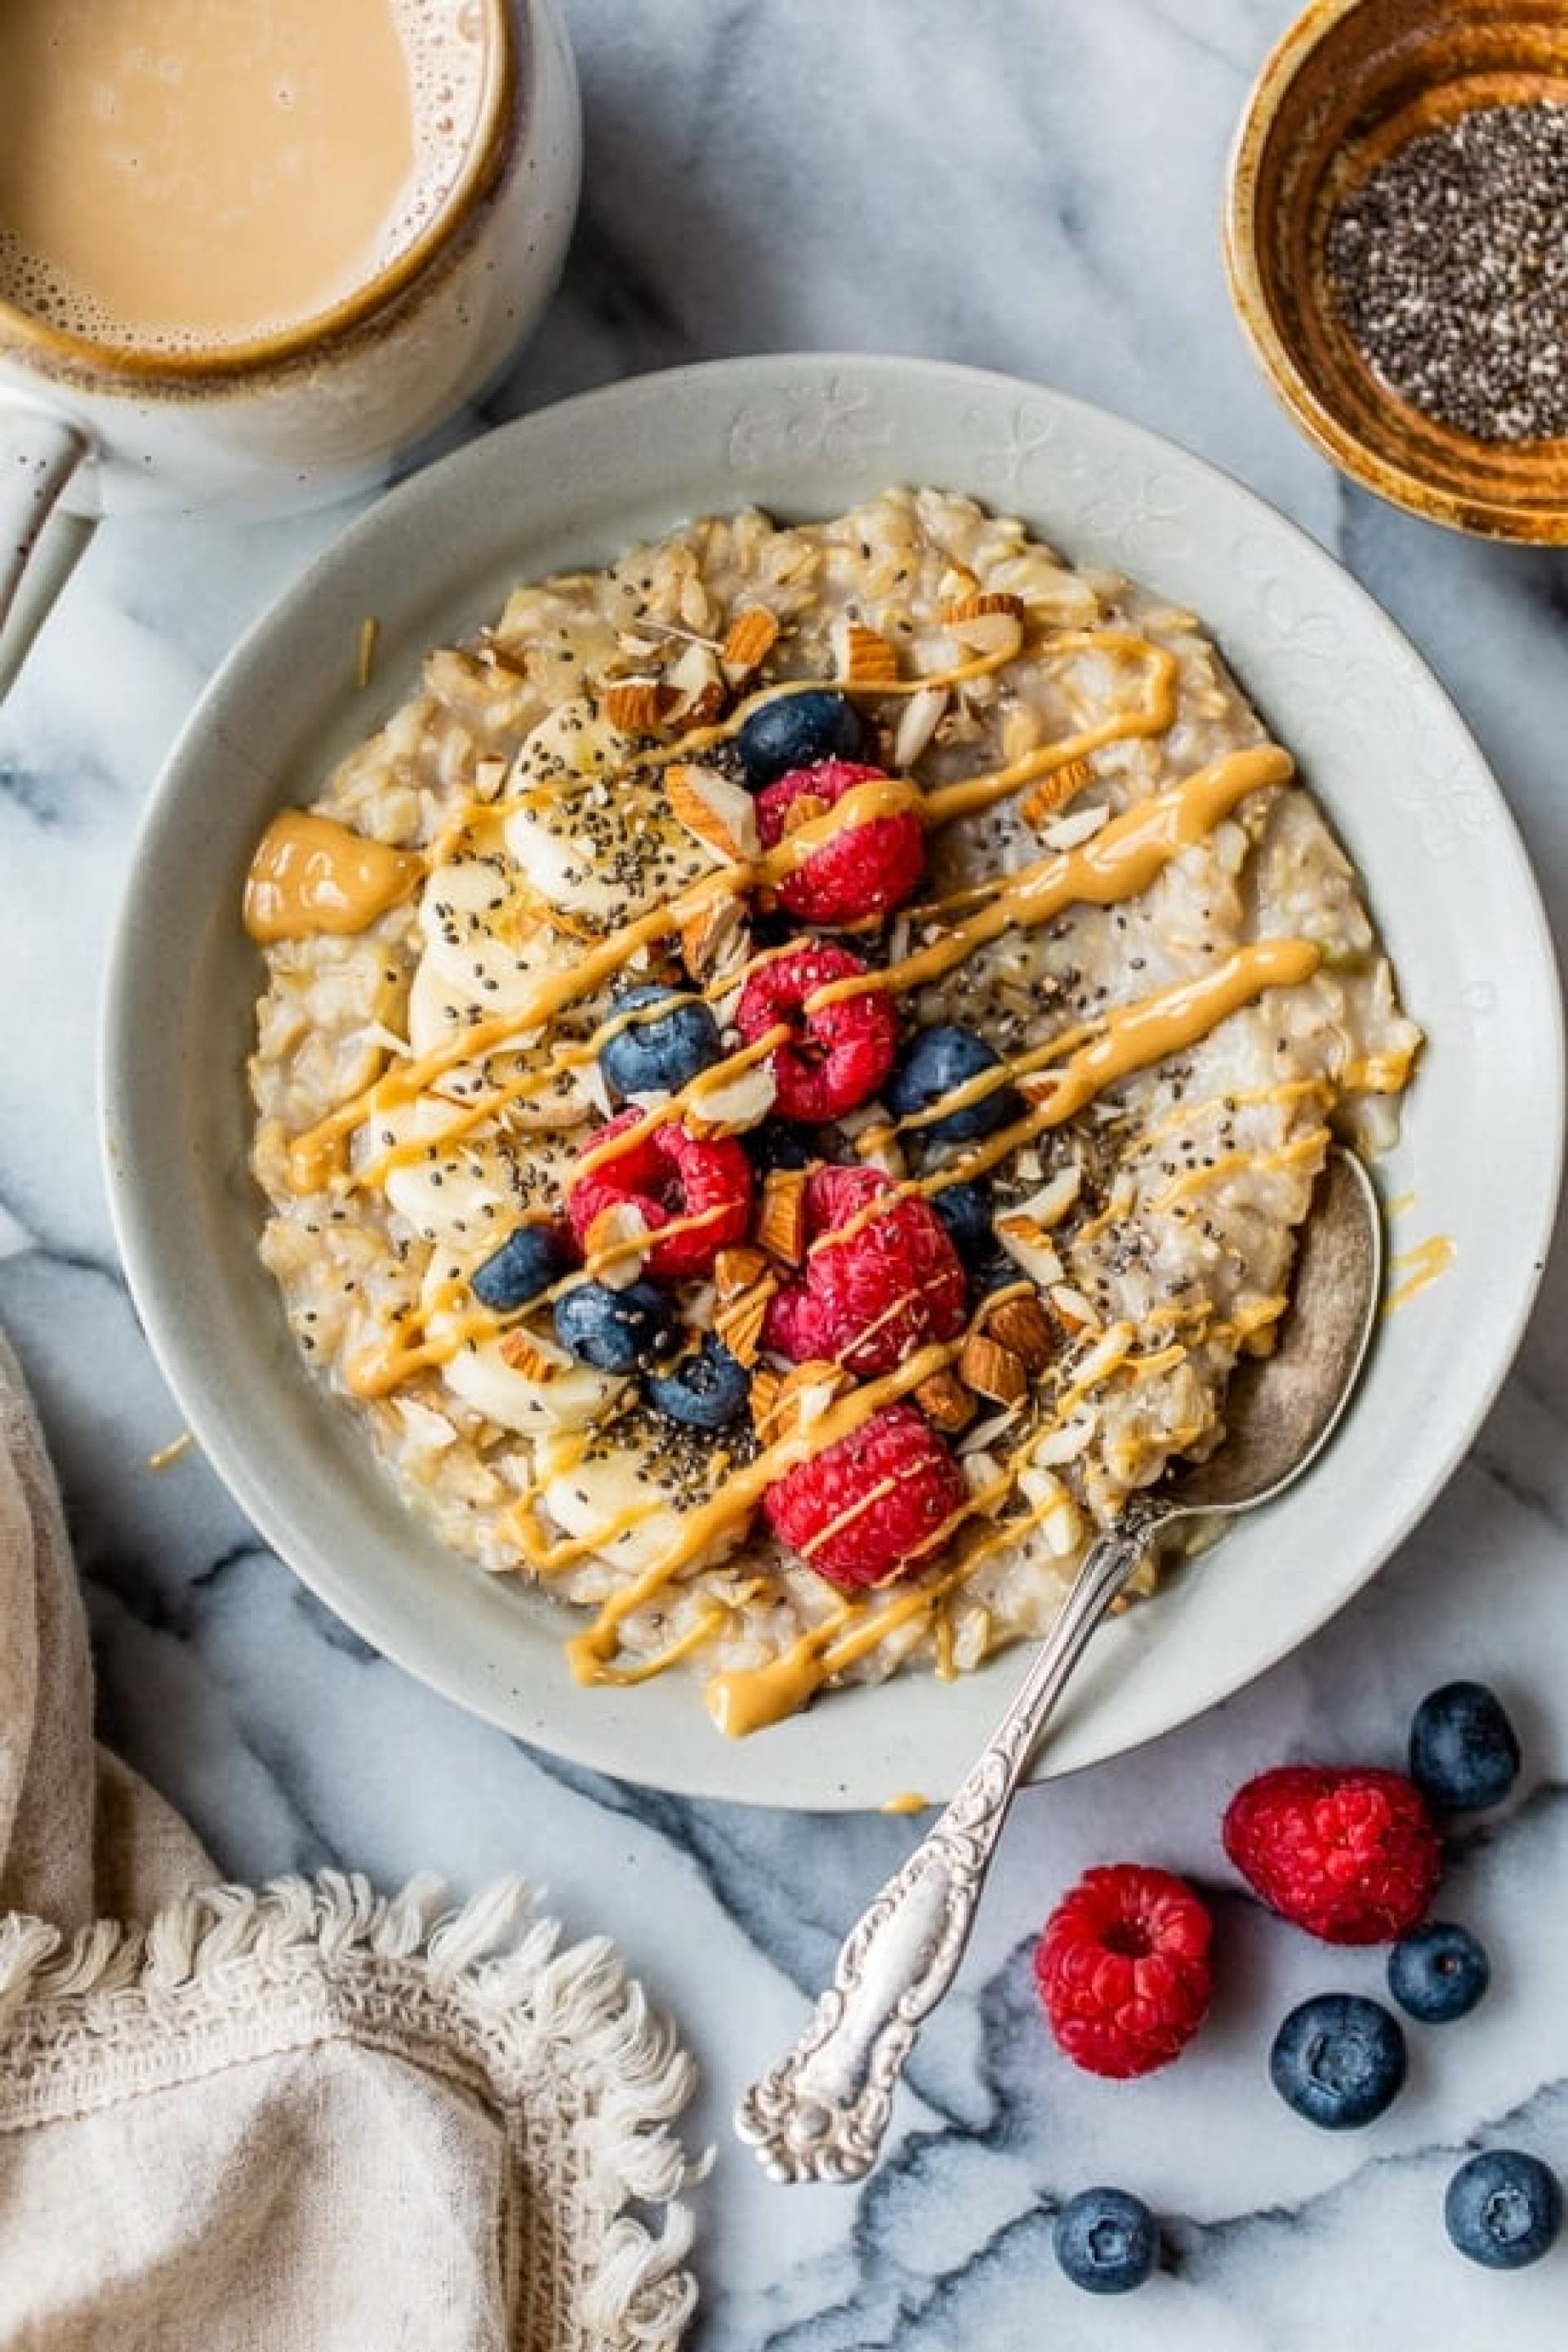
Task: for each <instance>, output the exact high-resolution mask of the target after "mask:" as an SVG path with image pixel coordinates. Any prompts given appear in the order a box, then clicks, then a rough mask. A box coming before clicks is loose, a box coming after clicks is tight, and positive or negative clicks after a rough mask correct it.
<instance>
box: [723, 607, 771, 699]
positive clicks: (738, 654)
mask: <svg viewBox="0 0 1568 2352" xmlns="http://www.w3.org/2000/svg"><path fill="white" fill-rule="evenodd" d="M778 635H779V625H778V622H777V621H776V620H775V618H774V617H773V614H772V613H770V612H768V611H767V609H766V608H765V606H763V605H761V604H750V605H748V606H747V608H746V610H745V611H744V612H743V613H737V614H734V616H733V617H732V619H731V623H730V629H729V634H728V635H727V636H726V637H725V639H724V644H723V648H722V650H721V654H720V659H721V661H722V663H723V665H724V668H725V672H726V674H727V675H728V676H729V677H730V678H731V681H732V682H738V681H739V680H740V679H741V678H742V677H749V676H750V675H751V673H752V671H753V670H756V669H760V668H761V667H762V666H763V662H764V661H766V659H767V657H768V656H769V654H771V653H772V651H773V647H774V646H775V645H776V644H777V643H778Z"/></svg>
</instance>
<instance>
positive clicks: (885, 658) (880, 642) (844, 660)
mask: <svg viewBox="0 0 1568 2352" xmlns="http://www.w3.org/2000/svg"><path fill="white" fill-rule="evenodd" d="M836 635H837V646H838V675H839V677H840V678H841V679H842V681H843V683H844V684H845V685H846V686H893V685H896V684H897V682H898V676H899V652H898V647H897V646H894V645H891V644H889V640H888V639H887V638H886V637H884V636H879V635H878V633H877V631H876V630H875V629H868V627H867V626H866V625H865V623H864V622H863V621H846V622H844V623H843V624H842V625H841V626H840V627H839V628H838V630H837V633H836Z"/></svg>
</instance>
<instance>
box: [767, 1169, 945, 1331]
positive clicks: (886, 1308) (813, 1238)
mask: <svg viewBox="0 0 1568 2352" xmlns="http://www.w3.org/2000/svg"><path fill="white" fill-rule="evenodd" d="M884 1195H890V1196H892V1197H891V1198H890V1199H889V1201H888V1202H887V1205H886V1206H882V1205H879V1204H880V1203H881V1202H882V1200H883V1196H884ZM862 1219H863V1220H864V1222H863V1223H862V1222H860V1221H861V1220H862ZM845 1228H848V1230H847V1233H846V1234H845V1238H844V1239H843V1240H842V1241H837V1240H835V1239H834V1238H833V1236H834V1235H835V1234H837V1233H839V1232H840V1231H842V1230H843V1229H845ZM805 1232H806V1259H805V1268H804V1271H803V1273H802V1275H801V1278H800V1280H799V1281H798V1282H795V1283H791V1284H789V1285H787V1286H785V1287H784V1289H782V1290H780V1291H779V1292H778V1293H777V1295H776V1297H773V1299H771V1300H770V1301H769V1304H768V1319H767V1324H766V1326H765V1328H764V1339H765V1341H766V1344H767V1346H769V1347H770V1348H774V1349H777V1350H778V1351H779V1353H780V1354H781V1355H784V1356H788V1357H790V1358H791V1359H792V1360H794V1361H795V1363H805V1362H806V1361H807V1360H809V1359H810V1358H812V1357H822V1358H825V1359H826V1360H830V1361H832V1362H834V1363H837V1364H842V1365H843V1367H844V1369H845V1370H846V1371H850V1372H854V1373H856V1374H858V1376H860V1377H862V1378H864V1377H867V1376H869V1375H871V1374H873V1373H877V1372H890V1371H891V1370H892V1369H893V1367H894V1365H895V1364H900V1363H902V1361H903V1360H904V1358H905V1357H906V1356H909V1355H911V1354H912V1353H913V1352H914V1350H915V1349H917V1348H924V1347H928V1346H930V1345H931V1343H932V1342H933V1341H937V1340H943V1339H956V1338H957V1336H958V1334H959V1333H960V1332H961V1331H962V1330H963V1326H964V1322H965V1319H966V1317H967V1313H968V1293H967V1288H966V1286H965V1283H964V1276H963V1266H962V1265H961V1264H960V1262H959V1257H958V1253H957V1251H956V1250H955V1249H954V1248H953V1245H952V1237H951V1235H950V1234H949V1233H948V1231H947V1228H946V1226H945V1225H944V1224H943V1223H942V1220H941V1218H940V1217H939V1216H938V1215H937V1213H936V1212H935V1210H934V1209H933V1208H932V1207H931V1203H930V1202H927V1201H923V1200H921V1199H920V1198H919V1197H918V1196H916V1195H914V1194H905V1195H904V1196H902V1197H900V1196H899V1195H898V1192H897V1188H896V1187H895V1185H894V1184H893V1181H892V1180H891V1178H890V1177H888V1176H884V1175H883V1173H882V1171H880V1169H878V1168H819V1169H817V1170H816V1172H815V1173H814V1174H813V1175H812V1176H811V1177H810V1179H809V1180H808V1181H807V1184H806V1188H805Z"/></svg>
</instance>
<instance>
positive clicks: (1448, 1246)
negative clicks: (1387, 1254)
mask: <svg viewBox="0 0 1568 2352" xmlns="http://www.w3.org/2000/svg"><path fill="white" fill-rule="evenodd" d="M1455 1255H1456V1252H1455V1248H1454V1244H1453V1243H1452V1242H1451V1241H1450V1240H1449V1238H1448V1236H1447V1234H1432V1235H1431V1236H1430V1238H1429V1239H1428V1240H1426V1241H1424V1242H1417V1243H1416V1244H1415V1248H1414V1249H1407V1250H1401V1252H1400V1253H1399V1255H1398V1256H1397V1257H1396V1258H1394V1260H1393V1261H1392V1263H1391V1264H1390V1266H1389V1269H1388V1270H1389V1272H1390V1274H1394V1275H1398V1276H1400V1277H1401V1279H1400V1280H1399V1281H1398V1282H1396V1283H1395V1284H1394V1288H1393V1289H1392V1290H1391V1291H1390V1292H1389V1294H1388V1297H1386V1298H1385V1299H1384V1302H1383V1311H1384V1314H1385V1315H1396V1314H1397V1313H1398V1312H1399V1309H1400V1308H1401V1307H1407V1306H1408V1305H1409V1304H1410V1301H1411V1300H1412V1299H1413V1298H1415V1297H1417V1296H1418V1295H1419V1293H1420V1292H1422V1291H1423V1290H1425V1289H1426V1286H1427V1285H1428V1284H1429V1283H1433V1282H1436V1280H1437V1278H1438V1276H1440V1275H1445V1274H1447V1271H1448V1268H1449V1267H1450V1266H1451V1265H1453V1263H1454V1258H1455Z"/></svg>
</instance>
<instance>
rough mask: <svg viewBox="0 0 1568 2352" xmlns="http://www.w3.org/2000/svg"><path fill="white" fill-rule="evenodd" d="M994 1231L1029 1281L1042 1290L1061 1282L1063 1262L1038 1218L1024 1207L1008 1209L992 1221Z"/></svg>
mask: <svg viewBox="0 0 1568 2352" xmlns="http://www.w3.org/2000/svg"><path fill="white" fill-rule="evenodd" d="M995 1233H996V1238H997V1240H998V1241H999V1242H1000V1243H1001V1244H1002V1246H1003V1248H1004V1249H1005V1251H1006V1253H1007V1255H1008V1256H1009V1257H1010V1258H1011V1259H1012V1261H1013V1263H1014V1265H1018V1266H1022V1268H1023V1270H1024V1272H1025V1273H1026V1275H1027V1276H1028V1277H1029V1279H1030V1281H1031V1282H1033V1283H1036V1284H1037V1285H1038V1286H1039V1287H1040V1288H1041V1289H1042V1290H1048V1289H1049V1288H1050V1287H1051V1286H1052V1284H1053V1283H1058V1282H1060V1280H1061V1278H1062V1272H1063V1268H1062V1262H1061V1260H1060V1258H1059V1257H1058V1255H1057V1253H1056V1250H1055V1249H1054V1247H1053V1246H1052V1244H1051V1239H1050V1235H1049V1234H1048V1233H1047V1230H1046V1228H1045V1226H1044V1225H1043V1224H1041V1223H1039V1221H1038V1219H1037V1218H1035V1217H1032V1216H1030V1215H1029V1214H1028V1213H1027V1211H1026V1210H1025V1209H1009V1210H1007V1211H1005V1213H1004V1214H1003V1215H1001V1216H999V1217H998V1218H997V1219H996V1220H995Z"/></svg>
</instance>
